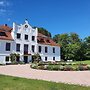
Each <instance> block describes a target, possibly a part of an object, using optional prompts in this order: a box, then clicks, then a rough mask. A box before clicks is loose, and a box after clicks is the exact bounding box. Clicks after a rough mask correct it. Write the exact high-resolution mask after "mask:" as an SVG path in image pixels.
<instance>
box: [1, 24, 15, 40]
mask: <svg viewBox="0 0 90 90" xmlns="http://www.w3.org/2000/svg"><path fill="white" fill-rule="evenodd" d="M11 31H12V28H11V27H9V26H7V24H5V25H2V26H0V40H13V38H12V36H11Z"/></svg>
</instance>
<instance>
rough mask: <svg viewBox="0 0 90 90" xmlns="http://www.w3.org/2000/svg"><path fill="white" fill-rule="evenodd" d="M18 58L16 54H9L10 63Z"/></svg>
mask: <svg viewBox="0 0 90 90" xmlns="http://www.w3.org/2000/svg"><path fill="white" fill-rule="evenodd" d="M18 56H20V55H19V54H17V53H11V54H10V59H11V62H16V58H17V57H18Z"/></svg>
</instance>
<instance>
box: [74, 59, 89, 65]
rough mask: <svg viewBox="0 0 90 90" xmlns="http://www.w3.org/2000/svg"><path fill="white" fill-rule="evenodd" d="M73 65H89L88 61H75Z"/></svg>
mask: <svg viewBox="0 0 90 90" xmlns="http://www.w3.org/2000/svg"><path fill="white" fill-rule="evenodd" d="M73 63H76V64H80V63H84V64H88V65H90V60H84V61H75V62H73Z"/></svg>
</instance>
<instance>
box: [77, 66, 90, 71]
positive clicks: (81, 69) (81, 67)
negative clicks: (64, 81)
mask: <svg viewBox="0 0 90 90" xmlns="http://www.w3.org/2000/svg"><path fill="white" fill-rule="evenodd" d="M77 70H80V71H83V70H88V67H87V66H83V65H79V66H78V67H77Z"/></svg>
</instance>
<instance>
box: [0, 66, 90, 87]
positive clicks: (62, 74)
mask: <svg viewBox="0 0 90 90" xmlns="http://www.w3.org/2000/svg"><path fill="white" fill-rule="evenodd" d="M0 74H4V75H11V76H18V77H24V78H31V79H42V80H47V81H54V82H64V83H71V84H79V85H86V86H90V71H47V70H35V69H31V68H30V65H29V64H26V65H6V66H0Z"/></svg>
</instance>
